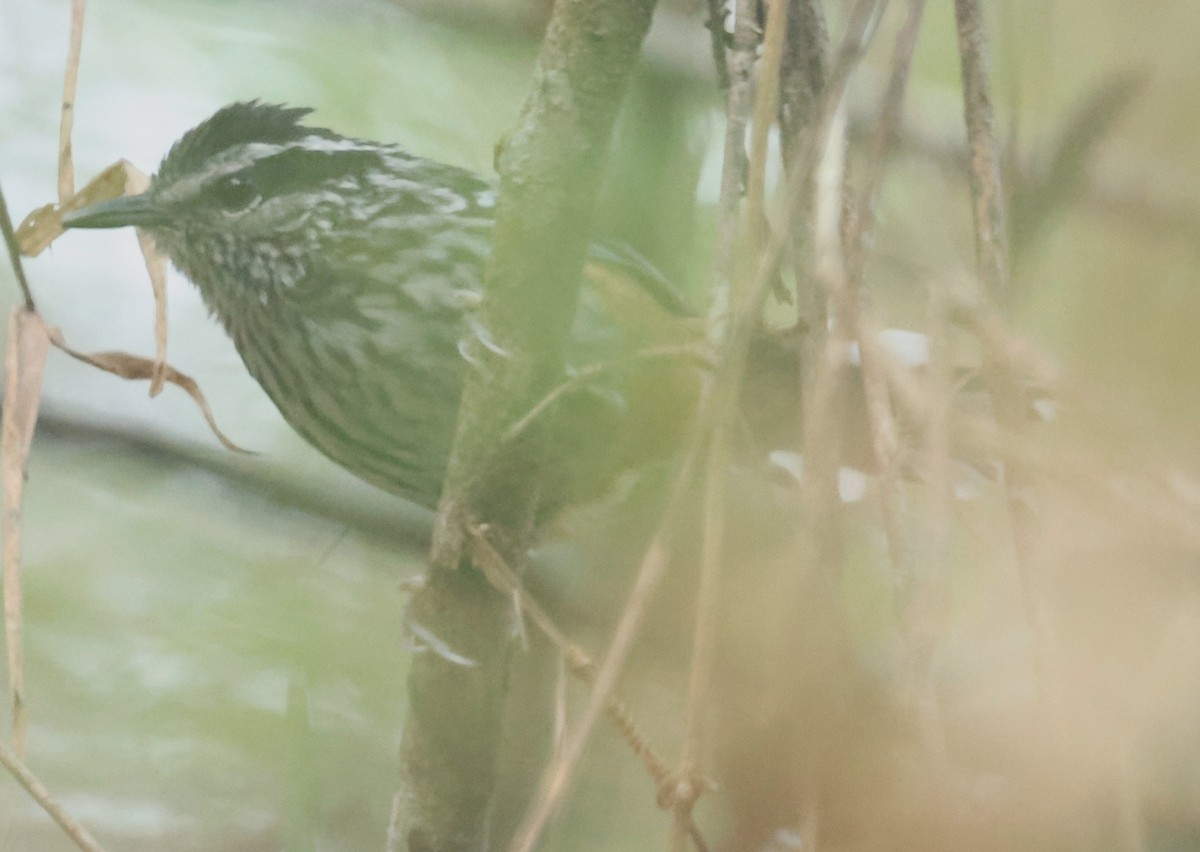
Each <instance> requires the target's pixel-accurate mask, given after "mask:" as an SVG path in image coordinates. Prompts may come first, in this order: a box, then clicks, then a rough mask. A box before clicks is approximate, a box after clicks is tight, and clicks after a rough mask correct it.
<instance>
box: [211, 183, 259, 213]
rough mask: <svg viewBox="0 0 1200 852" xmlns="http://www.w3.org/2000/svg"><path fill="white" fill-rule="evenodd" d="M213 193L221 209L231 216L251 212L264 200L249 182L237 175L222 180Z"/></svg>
mask: <svg viewBox="0 0 1200 852" xmlns="http://www.w3.org/2000/svg"><path fill="white" fill-rule="evenodd" d="M213 192H214V193H215V195H216V197H217V202H218V203H219V204H220V205H221V209H222V210H224V211H225V212H226V213H231V214H232V213H241V212H243V211H245V210H249V209H250V208H251V207H253V206H254V205H256V204H258V202H259V201H261V200H262V196H261V195H259V193H258V190H257V189H255V188H254V186H253V185H252V184H251V183H250V182H249V181H247V180H246V179H245V178H240V177H237V176H236V175H234V176H232V177H227V178H225V179H224V180H222V181H221V182H220V183H218V184H217V185H216V186H215V187H214V188H213Z"/></svg>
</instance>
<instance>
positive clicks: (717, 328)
mask: <svg viewBox="0 0 1200 852" xmlns="http://www.w3.org/2000/svg"><path fill="white" fill-rule="evenodd" d="M754 7H755V0H737V3H736V10H735V13H734V19H733V49H732V50H731V51H730V55H729V81H730V82H729V97H728V99H727V101H726V107H725V153H724V160H723V163H722V166H721V194H720V197H719V198H718V200H717V227H716V234H715V236H714V240H713V272H714V275H715V281H714V285H713V294H712V305H711V307H710V309H709V318H710V319H711V320H712V326H713V328H712V335H713V339H714V342H717V343H720V342H722V341H723V340H725V339H726V336H727V335H728V328H727V322H728V319H729V317H730V314H731V308H732V305H733V284H734V280H735V278H736V275H737V262H738V258H737V251H738V236H739V232H738V224H739V222H740V221H741V217H740V215H739V212H740V209H741V198H742V181H743V179H744V177H745V175H746V122H747V121H748V120H749V118H750V109H751V105H752V98H753V93H754V51H755V48H756V47H757V45H758V33H757V31H756V28H755V26H754V13H755V8H754Z"/></svg>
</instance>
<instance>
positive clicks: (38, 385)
mask: <svg viewBox="0 0 1200 852" xmlns="http://www.w3.org/2000/svg"><path fill="white" fill-rule="evenodd" d="M48 344H49V335H48V333H47V329H46V325H45V323H44V322H43V321H42V318H41V317H40V316H38V314H36V313H34V312H33V311H30V310H27V309H26V308H25V307H18V308H14V309H13V311H12V313H11V314H10V315H9V320H8V346H7V348H6V351H5V353H4V369H5V382H4V412H3V416H2V418H0V419H2V425H0V478H2V481H3V484H4V498H3V506H4V519H3V530H4V636H5V641H6V644H7V648H8V683H9V691H10V697H11V699H12V708H13V710H12V713H13V748H14V749H15V750H16V751H17V753H18V754H23V753H24V751H25V727H26V724H27V722H26V714H25V703H24V692H25V663H24V659H23V657H24V655H23V652H22V647H21V632H22V630H21V621H22V618H21V610H22V604H21V601H22V592H21V504H22V498H23V492H24V488H25V467H26V464H27V463H28V459H29V447H30V445H31V443H32V441H33V430H34V426H35V424H36V423H37V415H38V406H39V404H40V402H41V398H42V378H43V376H44V374H45V367H46V351H47V348H48Z"/></svg>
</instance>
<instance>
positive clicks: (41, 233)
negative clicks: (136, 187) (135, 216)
mask: <svg viewBox="0 0 1200 852" xmlns="http://www.w3.org/2000/svg"><path fill="white" fill-rule="evenodd" d="M134 174H139V175H140V174H141V172H139V171H138V170H137V169H136V168H134V166H133V164H132V163H130V162H129V161H128V160H118V161H117V162H115V163H113V164H112V165H111V166H109V167H108V168H107V169H105V170H104V171H102V172H101V173H100V174H98V175H96V177H94V178H93V179H92V180H91V181H90V182H89V183H88V185H87V186H85V187H84V188H83V189H81V190H79V192H77V193H75V194H74V195H72V196H71V197H70V198H69V199H68V200H67V201H65V202H64V203H62V204H60V205H54V204H47V205H45V206H44V207H39V208H37V209H36V210H34V211H33V212H32V213H30V214H29V215H28V216H26V217H25V220H24V221H23V222H21V225H20V227H18V228H17V245H18V246H20V247H21V254H23V255H25V256H26V257H37V256H38V255H39V254H41V253H42V252H43V251H45V250H46V247H47V246H49V245H50V243H52V242H54V241H55V240H56V239H58V237H59V236H60V235H61V234H62V232H63V226H62V217H63V214H64V213H69V212H70V211H72V210H78V209H80V208H81V207H87V206H88V205H89V204H96V203H98V202H100V201H108V200H109V199H112V198H117V197H118V196H120V195H123V194H125V193H126V192H128V191H130V189H129V187H130V181H131V175H134Z"/></svg>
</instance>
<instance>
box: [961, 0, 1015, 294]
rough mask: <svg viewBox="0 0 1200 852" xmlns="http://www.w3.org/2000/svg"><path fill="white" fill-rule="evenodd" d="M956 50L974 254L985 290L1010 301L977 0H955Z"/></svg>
mask: <svg viewBox="0 0 1200 852" xmlns="http://www.w3.org/2000/svg"><path fill="white" fill-rule="evenodd" d="M954 16H955V21H956V22H957V24H958V51H959V56H960V58H961V63H962V80H963V107H964V113H965V117H966V124H967V146H968V148H969V150H970V155H971V156H970V179H971V204H972V212H973V213H974V221H975V256H976V260H977V262H978V264H979V274H980V277H981V278H982V280H983V283H984V285H985V286H986V287H987V289H988V294H989V295H990V296H991V297H992V298H993V299H994V300H995V301H996V303H997V304H999V305H1007V304H1008V302H1009V295H1010V294H1009V281H1008V234H1007V227H1006V224H1005V217H1004V195H1003V193H1002V192H1001V185H1000V151H999V146H998V144H997V142H996V129H995V127H994V125H993V118H992V94H991V80H990V79H989V77H990V74H989V70H988V66H989V58H988V52H987V38H986V35H985V33H984V29H983V10H982V9H981V8H980V5H979V0H954Z"/></svg>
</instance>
